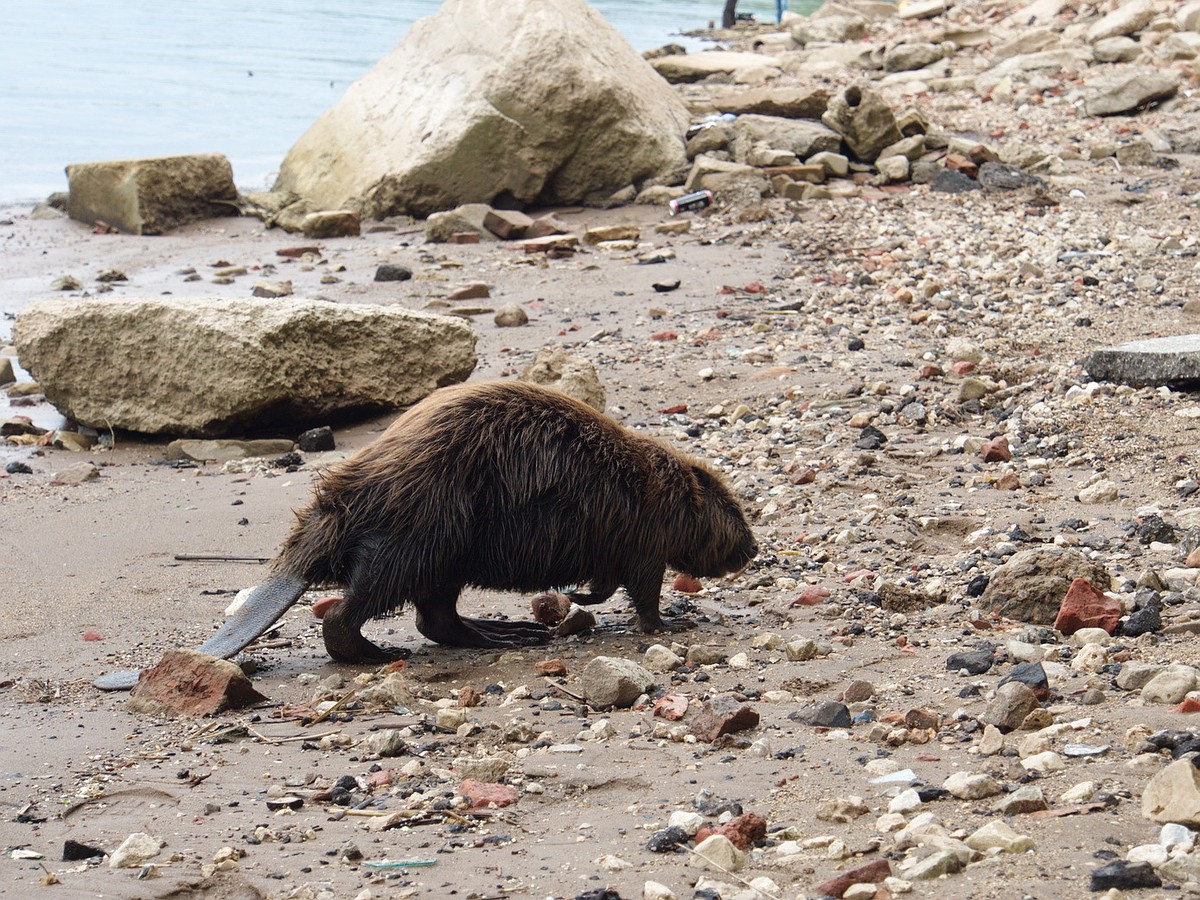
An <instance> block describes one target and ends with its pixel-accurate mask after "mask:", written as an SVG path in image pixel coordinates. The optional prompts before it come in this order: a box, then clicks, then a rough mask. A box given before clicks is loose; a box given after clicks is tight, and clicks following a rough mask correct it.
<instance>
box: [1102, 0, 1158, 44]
mask: <svg viewBox="0 0 1200 900" xmlns="http://www.w3.org/2000/svg"><path fill="white" fill-rule="evenodd" d="M1154 14H1155V3H1154V0H1130V2H1128V3H1122V4H1121V5H1120V6H1118V7H1117V8H1116V9H1114V10H1113V11H1112V12H1110V13H1109V14H1108V15H1106V16H1104V18H1102V19H1100V21H1098V22H1096V23H1094V24H1093V25H1092V26H1091V27H1090V28H1089V29H1088V30H1087V40H1088V43H1091V44H1094V43H1096V41H1102V40H1104V39H1105V38H1112V37H1120V36H1124V35H1131V34H1136V33H1137V32H1139V31H1141V30H1142V29H1143V28H1145V27H1146V26H1147V25H1149V24H1150V20H1151V19H1153V18H1154Z"/></svg>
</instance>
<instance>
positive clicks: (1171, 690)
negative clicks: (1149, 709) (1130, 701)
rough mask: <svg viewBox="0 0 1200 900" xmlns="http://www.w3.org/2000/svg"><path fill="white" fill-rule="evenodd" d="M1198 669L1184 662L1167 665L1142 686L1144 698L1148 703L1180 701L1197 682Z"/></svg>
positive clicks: (1194, 687)
mask: <svg viewBox="0 0 1200 900" xmlns="http://www.w3.org/2000/svg"><path fill="white" fill-rule="evenodd" d="M1196 676H1197V673H1196V670H1195V669H1193V668H1192V667H1191V666H1185V665H1183V664H1182V663H1176V664H1175V665H1171V666H1167V668H1165V669H1164V670H1163V671H1161V672H1159V673H1158V674H1157V675H1155V676H1154V677H1153V678H1151V679H1150V680H1149V681H1148V682H1146V685H1145V686H1144V687H1143V688H1142V699H1143V700H1144V701H1146V702H1147V703H1178V702H1179V701H1181V700H1182V699H1183V698H1184V697H1185V696H1187V694H1188V692H1189V691H1194V690H1195V689H1196V684H1197V677H1196Z"/></svg>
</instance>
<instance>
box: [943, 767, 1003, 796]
mask: <svg viewBox="0 0 1200 900" xmlns="http://www.w3.org/2000/svg"><path fill="white" fill-rule="evenodd" d="M942 787H944V788H945V789H946V790H947V791H949V792H950V794H951V796H954V797H957V798H958V799H959V800H982V799H983V798H984V797H994V796H995V795H996V794H999V793H1000V790H1001V788H1000V785H999V784H998V783H997V782H996V779H994V778H993V777H992V776H991V775H987V774H983V773H974V774H973V773H970V772H955V773H954V774H953V775H951V776H950V777H949V778H947V779H946V781H945V783H944V784H943V785H942Z"/></svg>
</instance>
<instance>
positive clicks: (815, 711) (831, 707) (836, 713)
mask: <svg viewBox="0 0 1200 900" xmlns="http://www.w3.org/2000/svg"><path fill="white" fill-rule="evenodd" d="M808 724H809V725H812V726H814V727H817V728H849V727H850V724H851V722H850V708H849V707H848V706H846V704H845V703H838V702H837V701H836V700H826V701H825V702H824V703H818V704H817V705H816V706H815V707H813V708H812V710H811V712H810V713H809V716H808Z"/></svg>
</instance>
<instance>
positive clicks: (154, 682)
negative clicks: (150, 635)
mask: <svg viewBox="0 0 1200 900" xmlns="http://www.w3.org/2000/svg"><path fill="white" fill-rule="evenodd" d="M266 699H267V698H266V697H264V696H263V695H262V694H260V693H259V692H258V691H256V690H255V689H254V685H253V684H251V683H250V679H249V678H247V677H246V675H245V673H243V672H242V670H241V669H240V668H239V667H238V666H237V664H236V663H232V662H230V661H229V660H227V659H217V658H216V657H214V656H209V655H207V654H205V653H200V652H199V651H197V650H168V651H167V652H166V653H164V654H163V657H162V659H161V660H160V661H159V663H158V665H156V666H154V667H153V668H150V669H147V670H146V671H144V672H142V677H141V679H140V680H139V681H138V683H137V686H136V687H135V688H134V689H133V691H132V692H131V693H130V695H129V707H130V708H131V709H132V710H134V711H135V712H144V713H150V714H151V715H185V716H209V715H214V714H216V713H219V712H224V711H225V710H227V709H238V708H240V707H243V706H250V705H251V704H254V703H260V702H262V701H263V700H266Z"/></svg>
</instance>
